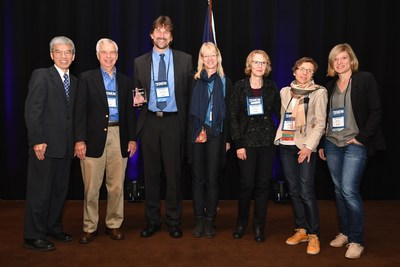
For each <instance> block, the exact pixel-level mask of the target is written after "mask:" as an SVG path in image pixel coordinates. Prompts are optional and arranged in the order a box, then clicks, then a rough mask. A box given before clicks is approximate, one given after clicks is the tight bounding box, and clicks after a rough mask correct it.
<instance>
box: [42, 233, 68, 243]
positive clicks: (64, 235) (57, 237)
mask: <svg viewBox="0 0 400 267" xmlns="http://www.w3.org/2000/svg"><path fill="white" fill-rule="evenodd" d="M47 235H48V236H50V237H52V238H54V239H55V240H58V241H61V242H69V241H71V240H72V236H71V235H70V234H67V233H64V232H61V233H59V234H47Z"/></svg>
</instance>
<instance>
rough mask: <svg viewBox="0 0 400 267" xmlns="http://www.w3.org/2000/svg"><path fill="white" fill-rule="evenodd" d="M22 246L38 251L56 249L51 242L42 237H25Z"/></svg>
mask: <svg viewBox="0 0 400 267" xmlns="http://www.w3.org/2000/svg"><path fill="white" fill-rule="evenodd" d="M24 247H25V248H30V249H35V250H40V251H50V250H54V249H56V247H55V246H54V244H53V243H51V242H50V241H47V240H42V239H25V243H24Z"/></svg>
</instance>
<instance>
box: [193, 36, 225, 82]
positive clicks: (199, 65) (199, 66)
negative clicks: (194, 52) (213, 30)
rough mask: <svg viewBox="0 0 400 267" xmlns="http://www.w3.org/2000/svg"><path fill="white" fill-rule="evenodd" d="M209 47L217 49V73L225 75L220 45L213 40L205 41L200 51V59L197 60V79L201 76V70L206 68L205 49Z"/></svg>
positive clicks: (221, 75) (213, 49)
mask: <svg viewBox="0 0 400 267" xmlns="http://www.w3.org/2000/svg"><path fill="white" fill-rule="evenodd" d="M206 49H209V50H212V51H215V54H216V56H217V74H218V75H219V76H220V77H223V76H225V73H224V69H223V68H222V56H221V52H220V51H219V49H218V47H217V46H216V45H215V44H214V43H212V42H206V43H203V44H202V46H201V47H200V51H199V59H198V61H197V71H196V74H195V75H194V78H195V79H199V78H200V74H201V71H202V70H203V69H204V59H203V56H204V50H206Z"/></svg>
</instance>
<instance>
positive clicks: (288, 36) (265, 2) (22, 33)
mask: <svg viewBox="0 0 400 267" xmlns="http://www.w3.org/2000/svg"><path fill="white" fill-rule="evenodd" d="M0 5H1V8H0V15H1V20H2V22H1V24H0V25H1V33H2V34H1V38H2V40H1V51H2V62H3V64H1V69H0V71H1V72H0V75H1V76H0V78H1V83H2V86H1V88H2V92H3V94H2V95H1V100H2V105H1V109H2V114H3V115H2V116H1V120H2V121H1V123H2V125H3V128H4V129H5V130H4V131H3V132H4V134H3V141H2V146H1V148H2V151H3V153H2V156H1V161H2V162H3V166H4V171H3V173H2V175H1V176H0V177H1V178H0V194H1V195H0V198H1V199H24V198H25V182H26V165H27V140H26V129H25V124H24V116H23V112H24V100H25V97H26V95H27V84H28V79H29V77H30V74H31V72H32V70H33V69H35V68H39V67H48V66H50V65H51V64H52V61H51V59H50V56H49V42H50V40H51V38H52V37H54V36H56V35H65V36H68V37H70V38H71V39H72V40H73V41H74V42H75V45H76V49H77V53H76V58H75V62H74V63H73V64H72V68H71V71H72V73H74V74H78V73H80V72H82V71H85V70H88V69H92V68H96V67H98V61H97V59H96V55H95V45H96V42H97V41H98V40H99V39H100V38H103V37H109V38H112V39H113V40H115V41H116V42H117V43H118V45H119V60H118V64H117V67H118V69H119V70H120V71H121V72H123V73H126V74H127V75H129V76H131V77H132V76H133V59H134V58H135V57H137V56H139V55H141V54H143V53H145V52H147V51H149V50H150V49H151V47H152V45H151V42H150V37H149V32H150V28H151V23H152V22H153V20H154V19H155V18H156V17H157V16H159V15H161V14H165V15H168V16H170V17H171V18H172V20H173V22H174V24H175V29H174V41H173V45H172V47H173V48H175V49H178V50H183V51H185V52H187V53H190V54H192V55H193V61H194V62H193V64H194V66H196V65H197V56H198V50H199V48H200V46H201V42H202V34H203V25H204V17H205V12H206V7H207V0H190V1H189V0H130V1H128V0H127V1H117V0H114V1H112V0H69V1H60V0H51V1H50V0H48V1H45V0H32V1H27V0H26V1H23V0H3V1H1V4H0ZM397 7H398V4H397V2H396V1H388V0H381V1H361V0H352V1H348V0H301V1H296V0H273V1H272V0H237V1H232V0H214V1H213V12H214V16H215V27H216V36H217V44H218V46H219V48H220V50H221V52H222V57H223V66H224V69H225V71H226V74H227V75H228V76H229V77H230V78H231V79H232V80H233V81H234V82H235V81H237V80H239V79H241V78H243V76H244V73H243V70H244V63H245V59H246V56H247V55H248V53H249V52H250V51H251V50H253V49H263V50H265V51H266V52H267V53H268V54H269V55H270V57H271V60H272V74H271V78H272V79H273V80H275V81H276V83H277V84H278V86H279V88H281V87H283V86H286V85H288V84H289V83H290V82H291V81H292V79H293V75H292V71H291V68H292V66H293V64H294V62H295V60H297V59H298V58H300V57H302V56H311V57H313V58H314V59H315V60H316V61H317V62H318V64H319V70H318V72H317V73H316V75H315V80H316V82H317V83H320V84H325V83H326V68H327V58H328V53H329V51H330V49H331V48H332V47H333V46H334V45H336V44H338V43H342V42H347V43H350V44H351V45H352V47H353V48H354V50H355V52H356V54H357V56H358V58H359V60H360V69H361V70H366V71H370V72H372V73H373V74H374V75H375V76H376V78H377V80H378V83H379V86H380V88H381V93H382V104H383V108H384V118H383V124H382V127H383V130H384V134H385V137H386V141H387V145H388V149H387V150H386V151H385V152H383V153H380V154H378V156H375V157H373V158H371V159H370V161H369V165H368V167H367V171H366V173H365V175H364V176H365V177H364V182H363V189H362V192H363V196H364V197H365V198H368V199H399V198H400V193H399V190H398V188H399V186H400V179H398V178H396V177H397V175H396V164H398V163H397V160H396V158H397V157H396V156H394V157H393V156H391V157H389V156H388V155H396V151H398V149H399V145H398V140H397V138H396V137H398V136H399V135H398V134H397V133H396V132H394V129H395V128H397V127H396V126H395V123H396V122H397V117H398V116H394V115H395V114H397V112H396V110H395V107H396V106H397V103H398V99H397V98H396V96H398V92H397V91H398V90H399V88H398V86H396V84H397V82H396V77H397V75H398V74H399V67H398V63H399V62H400V56H399V53H398V49H399V47H400V44H399V41H397V40H398V38H399V37H398V36H397V35H398V34H399V33H400V32H399V29H398V26H397V25H398V24H399V22H400V19H399V15H398V9H397ZM132 78H133V77H132ZM276 166H277V170H276V172H275V174H274V178H275V179H279V178H281V177H280V176H281V172H280V170H279V163H277V165H276ZM184 168H185V172H184V173H185V177H184V178H185V179H184V181H183V183H184V185H185V188H184V190H185V198H190V197H191V190H190V171H189V166H184ZM316 186H317V192H318V198H320V199H330V198H333V188H332V182H331V180H330V176H329V173H328V171H327V168H326V164H325V163H323V162H322V161H320V162H318V166H317V177H316ZM237 190H238V169H237V164H236V160H235V156H234V154H233V153H228V163H227V168H226V169H225V170H224V171H223V173H222V176H221V198H224V199H235V198H236V194H237ZM82 191H83V189H82V181H81V176H80V171H79V164H78V163H77V162H74V166H73V171H72V176H71V187H70V194H69V198H70V199H79V198H81V197H82V195H83V193H82Z"/></svg>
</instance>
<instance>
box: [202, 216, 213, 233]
mask: <svg viewBox="0 0 400 267" xmlns="http://www.w3.org/2000/svg"><path fill="white" fill-rule="evenodd" d="M204 235H205V236H206V237H214V236H215V220H214V219H209V218H207V219H206V223H205V226H204Z"/></svg>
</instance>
